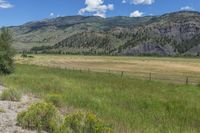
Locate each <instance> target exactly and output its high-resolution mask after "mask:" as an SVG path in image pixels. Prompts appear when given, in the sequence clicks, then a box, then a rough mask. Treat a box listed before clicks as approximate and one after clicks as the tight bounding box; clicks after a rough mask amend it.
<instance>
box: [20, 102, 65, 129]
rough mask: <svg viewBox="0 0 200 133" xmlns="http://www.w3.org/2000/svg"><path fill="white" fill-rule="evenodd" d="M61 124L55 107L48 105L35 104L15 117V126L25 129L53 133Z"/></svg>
mask: <svg viewBox="0 0 200 133" xmlns="http://www.w3.org/2000/svg"><path fill="white" fill-rule="evenodd" d="M60 123H61V120H60V116H59V113H58V111H57V109H56V107H55V106H54V105H52V104H50V103H36V104H33V105H31V106H30V107H29V108H28V109H27V110H26V111H23V112H21V113H19V114H18V115H17V125H19V126H21V127H22V128H25V129H31V130H37V131H39V132H40V131H42V130H44V131H47V132H50V133H53V132H54V131H56V130H57V128H58V127H59V124H60Z"/></svg>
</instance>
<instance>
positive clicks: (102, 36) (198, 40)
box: [9, 11, 200, 56]
mask: <svg viewBox="0 0 200 133" xmlns="http://www.w3.org/2000/svg"><path fill="white" fill-rule="evenodd" d="M9 28H10V30H11V31H12V32H13V35H14V39H15V44H14V46H15V47H16V48H17V49H18V50H21V51H22V50H30V51H31V52H36V53H59V54H108V55H161V56H169V55H171V56H174V55H193V56H195V55H200V13H199V12H194V11H180V12H174V13H168V14H164V15H162V16H146V17H138V18H131V17H123V16H118V17H111V18H101V17H95V16H88V17H84V16H68V17H59V18H55V19H46V20H42V21H37V22H29V23H26V24H24V25H21V26H15V27H9Z"/></svg>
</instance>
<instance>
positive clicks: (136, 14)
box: [130, 10, 144, 17]
mask: <svg viewBox="0 0 200 133" xmlns="http://www.w3.org/2000/svg"><path fill="white" fill-rule="evenodd" d="M143 14H144V13H143V12H140V11H138V10H136V11H134V12H132V13H131V14H130V17H141V16H143Z"/></svg>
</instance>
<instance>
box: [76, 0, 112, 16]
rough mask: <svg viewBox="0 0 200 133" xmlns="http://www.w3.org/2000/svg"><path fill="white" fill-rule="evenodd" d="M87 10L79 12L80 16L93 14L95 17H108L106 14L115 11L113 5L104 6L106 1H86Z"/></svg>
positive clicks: (83, 9)
mask: <svg viewBox="0 0 200 133" xmlns="http://www.w3.org/2000/svg"><path fill="white" fill-rule="evenodd" d="M85 5H86V7H85V8H82V9H80V10H79V13H78V14H79V15H83V14H84V13H93V15H94V16H100V17H104V18H105V17H106V12H107V11H108V10H110V11H111V10H113V9H114V5H113V4H108V5H105V4H104V0H86V1H85Z"/></svg>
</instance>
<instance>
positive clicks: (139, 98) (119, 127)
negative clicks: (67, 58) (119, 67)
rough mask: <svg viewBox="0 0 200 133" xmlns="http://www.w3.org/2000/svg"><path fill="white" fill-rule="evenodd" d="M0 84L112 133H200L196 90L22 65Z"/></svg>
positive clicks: (198, 93)
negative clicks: (53, 100) (49, 100)
mask: <svg viewBox="0 0 200 133" xmlns="http://www.w3.org/2000/svg"><path fill="white" fill-rule="evenodd" d="M36 58H37V57H36ZM29 60H33V61H34V60H35V59H29ZM55 61H56V60H55ZM166 70H168V69H167V68H166ZM0 80H1V82H2V83H3V84H4V85H5V86H6V87H9V88H16V89H18V90H20V91H22V92H24V93H32V94H35V95H37V96H38V97H40V98H42V99H43V98H45V97H46V96H48V95H50V94H56V95H60V96H61V97H62V102H63V107H66V108H68V107H71V108H75V109H78V110H79V109H80V110H86V111H91V112H94V113H95V114H97V116H99V117H100V118H102V119H103V120H104V121H106V122H107V123H110V124H111V125H112V126H113V128H114V133H165V132H166V133H169V132H170V133H180V132H181V133H199V132H200V103H199V101H200V89H199V87H198V86H193V85H178V84H171V83H165V82H159V81H153V80H152V81H148V80H141V79H138V78H137V77H134V76H132V77H129V76H124V77H123V78H121V76H120V75H117V74H109V73H104V72H92V71H83V70H82V71H80V70H69V69H60V68H51V67H45V66H37V65H27V64H16V70H15V73H13V74H11V75H9V76H5V77H0Z"/></svg>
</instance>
